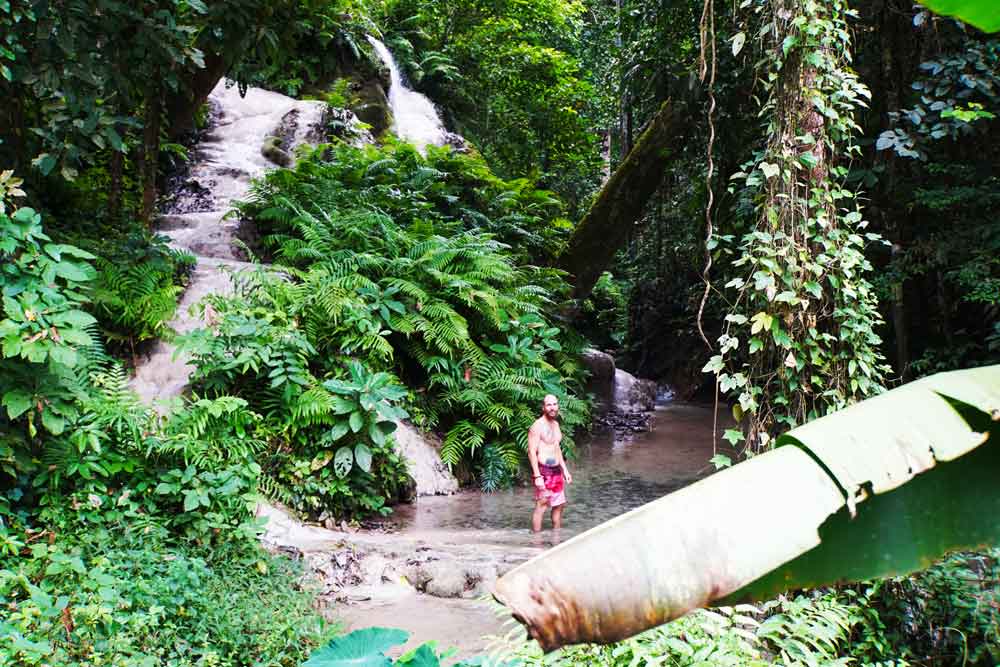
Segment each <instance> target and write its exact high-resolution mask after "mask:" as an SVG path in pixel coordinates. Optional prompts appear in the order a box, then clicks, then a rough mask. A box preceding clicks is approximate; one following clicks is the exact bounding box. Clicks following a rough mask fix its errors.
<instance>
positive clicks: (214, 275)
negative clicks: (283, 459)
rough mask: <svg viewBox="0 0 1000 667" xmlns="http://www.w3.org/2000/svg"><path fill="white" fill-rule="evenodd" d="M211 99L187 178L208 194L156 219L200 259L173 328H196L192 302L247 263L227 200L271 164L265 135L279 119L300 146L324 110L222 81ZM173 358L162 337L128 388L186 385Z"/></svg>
mask: <svg viewBox="0 0 1000 667" xmlns="http://www.w3.org/2000/svg"><path fill="white" fill-rule="evenodd" d="M209 101H210V103H211V104H212V106H213V107H214V108H215V110H217V112H218V119H217V122H216V123H215V125H214V126H213V127H212V128H211V130H210V131H209V132H208V133H207V134H206V136H205V137H204V138H203V139H202V141H201V142H200V143H199V144H198V145H197V146H196V147H195V150H194V160H195V161H194V164H193V165H192V166H191V170H190V174H189V176H188V182H189V184H190V183H191V182H192V181H194V183H193V185H194V187H195V189H196V190H198V191H199V192H202V193H207V196H205V197H203V198H202V199H200V200H199V202H198V205H197V206H194V207H191V208H194V209H197V210H196V211H195V212H190V213H176V214H167V215H163V216H161V218H160V220H159V231H160V232H162V233H163V234H165V235H166V236H168V237H169V238H170V241H171V245H173V246H174V247H177V248H182V249H184V250H188V251H190V252H192V253H194V255H195V256H196V257H197V260H198V264H197V266H196V267H195V270H194V273H193V274H192V276H191V282H190V284H189V285H188V288H187V291H186V292H185V293H184V297H183V298H182V299H181V302H180V303H179V304H178V307H177V315H176V316H175V317H174V319H173V321H171V322H170V326H171V328H173V329H174V330H175V331H177V332H178V333H186V332H189V331H191V330H192V329H195V328H197V327H199V326H202V325H203V323H202V321H201V320H200V319H199V318H197V317H195V316H193V315H192V314H191V313H190V312H189V309H190V307H191V306H192V305H193V304H195V303H197V302H198V301H199V300H200V299H202V298H203V297H204V296H206V295H208V294H227V293H230V292H231V290H232V286H231V284H230V279H229V274H228V273H227V271H228V270H232V269H237V268H241V267H245V266H247V265H246V264H244V263H243V262H240V261H237V259H236V255H235V254H234V252H233V251H234V243H233V240H234V233H235V231H236V226H237V222H236V221H235V220H225V219H224V217H225V215H226V213H227V212H228V211H229V210H230V209H231V208H232V204H233V202H234V201H235V200H237V199H240V198H241V197H244V196H245V195H246V194H247V191H248V190H249V188H250V181H251V179H253V178H255V177H258V176H260V175H262V174H263V173H264V171H265V170H266V169H268V168H273V167H274V165H273V164H271V163H270V162H269V161H268V160H267V158H265V157H264V156H263V155H262V154H261V145H262V143H263V141H264V138H265V137H267V136H270V135H273V134H276V133H277V130H278V127H279V126H281V125H282V124H283V123H284V125H285V127H287V128H293V129H292V132H291V137H290V141H291V145H292V147H294V146H295V145H298V144H300V143H303V142H304V141H307V140H308V139H309V138H310V135H311V133H312V132H314V131H315V128H316V127H317V126H319V124H320V122H321V121H322V118H323V113H324V110H325V105H324V104H323V103H322V102H311V101H299V100H293V99H292V98H290V97H285V96H284V95H279V94H278V93H272V92H268V91H266V90H260V89H258V88H250V89H249V90H248V91H247V94H246V96H245V97H240V94H239V92H238V90H237V89H236V88H235V87H231V88H227V87H226V84H225V81H221V82H219V85H218V86H216V87H215V90H213V91H212V94H211V95H210V96H209ZM290 112H294V113H292V114H291V115H289V114H290ZM286 116H287V118H286ZM206 209H207V210H206ZM174 357H175V355H174V346H173V345H171V344H170V343H167V342H164V341H160V342H158V343H157V344H156V346H155V347H154V349H153V350H152V352H151V353H150V354H149V356H148V357H147V358H146V359H145V360H143V361H142V362H141V363H140V364H139V365H138V367H137V368H136V374H135V378H134V380H133V382H132V386H133V388H134V389H135V391H136V392H137V393H138V394H139V396H140V398H142V400H143V401H145V402H146V403H154V402H155V401H159V400H164V399H169V398H172V397H174V396H177V395H179V394H180V393H181V392H182V391H183V390H184V387H185V386H186V385H187V381H188V377H189V376H190V374H191V371H192V370H193V368H192V367H191V366H190V365H189V364H188V363H187V360H186V359H185V358H184V357H183V356H180V357H179V358H174Z"/></svg>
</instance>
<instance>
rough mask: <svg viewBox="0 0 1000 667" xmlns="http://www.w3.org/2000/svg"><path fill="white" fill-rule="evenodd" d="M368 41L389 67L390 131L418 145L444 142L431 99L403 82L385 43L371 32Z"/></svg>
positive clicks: (440, 123) (439, 144)
mask: <svg viewBox="0 0 1000 667" xmlns="http://www.w3.org/2000/svg"><path fill="white" fill-rule="evenodd" d="M368 41H369V42H371V44H372V46H373V47H375V52H376V53H377V54H378V57H379V58H381V59H382V62H383V63H385V66H386V67H388V68H389V83H390V85H389V108H390V109H391V110H392V118H393V120H392V130H393V132H395V133H396V136H398V137H399V138H400V139H405V140H406V141H409V142H410V143H412V144H414V145H415V146H417V148H420V149H422V148H423V147H424V146H426V145H427V144H434V145H435V146H441V145H443V144H444V143H445V139H446V137H447V131H446V130H445V129H444V123H442V122H441V116H439V115H438V112H437V109H436V108H435V107H434V103H433V102H431V101H430V100H429V99H427V97H425V96H424V95H421V94H420V93H418V92H417V91H415V90H413V89H411V88H410V87H408V86H407V85H406V80H405V79H404V78H403V74H402V72H400V70H399V65H398V64H397V63H396V59H395V58H393V57H392V53H390V52H389V49H388V48H386V46H385V44H383V43H382V42H380V41H379V40H377V39H375V38H374V37H372V36H371V35H369V36H368Z"/></svg>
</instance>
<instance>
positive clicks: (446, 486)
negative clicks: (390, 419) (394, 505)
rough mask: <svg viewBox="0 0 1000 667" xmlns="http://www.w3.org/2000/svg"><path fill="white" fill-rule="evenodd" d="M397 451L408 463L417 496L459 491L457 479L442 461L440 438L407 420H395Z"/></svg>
mask: <svg viewBox="0 0 1000 667" xmlns="http://www.w3.org/2000/svg"><path fill="white" fill-rule="evenodd" d="M393 435H394V436H395V438H396V451H397V452H398V453H399V455H400V456H402V457H404V458H405V459H406V460H407V461H409V463H410V476H411V477H412V478H413V480H414V481H415V482H416V485H417V496H438V495H448V494H451V493H455V492H456V491H458V480H457V479H455V476H454V475H452V474H451V471H450V470H449V469H448V466H446V465H445V464H444V463H442V461H441V455H440V453H439V452H440V451H441V441H440V440H439V439H438V438H437V436H435V435H433V434H431V433H425V432H422V431H419V430H417V429H416V428H415V427H414V426H412V425H410V424H408V423H406V422H396V431H395V432H394V433H393Z"/></svg>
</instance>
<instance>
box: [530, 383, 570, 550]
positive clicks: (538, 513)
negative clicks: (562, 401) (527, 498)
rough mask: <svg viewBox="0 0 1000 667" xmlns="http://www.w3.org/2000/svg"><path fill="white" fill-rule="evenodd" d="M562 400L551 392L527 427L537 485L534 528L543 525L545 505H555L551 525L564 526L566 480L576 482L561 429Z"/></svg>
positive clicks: (533, 473)
mask: <svg viewBox="0 0 1000 667" xmlns="http://www.w3.org/2000/svg"><path fill="white" fill-rule="evenodd" d="M558 416H559V400H558V399H557V398H556V397H555V396H553V395H552V394H548V395H547V396H546V397H545V398H544V399H543V400H542V416H541V417H539V418H538V419H536V420H535V423H534V424H532V425H531V428H530V429H528V461H530V462H531V474H532V479H533V482H534V485H535V512H534V514H532V515H531V530H533V531H534V532H536V533H537V532H539V531H540V530H541V529H542V517H544V516H545V508H546V507H551V508H552V528H554V529H558V528H560V527H561V526H562V513H563V508H564V507H565V506H566V492H565V489H564V484H570V483H572V482H573V476H572V475H571V474H569V469H568V468H567V467H566V461H565V460H564V459H563V454H562V447H560V446H559V443H560V442H561V441H562V431H561V430H559V422H558V421H557V420H556V417H558Z"/></svg>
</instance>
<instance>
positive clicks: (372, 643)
mask: <svg viewBox="0 0 1000 667" xmlns="http://www.w3.org/2000/svg"><path fill="white" fill-rule="evenodd" d="M409 638H410V635H409V633H408V632H406V631H404V630H397V629H395V628H364V629H362V630H355V631H354V632H351V633H350V634H347V635H344V636H343V637H336V638H335V639H332V640H331V641H330V642H329V643H328V644H326V646H321V647H320V648H318V649H316V650H315V651H313V652H312V654H311V655H310V656H309V659H308V660H306V661H305V662H304V663H302V667H350V666H351V665H365V666H366V667H392V665H406V666H407V667H441V664H442V662H441V661H442V660H443V659H444V658H446V657H448V655H449V654H448V652H445V653H438V652H437V651H436V650H435V649H434V645H433V644H432V643H427V644H421V645H420V646H418V647H417V648H415V649H413V650H412V651H408V652H406V653H405V654H403V655H402V656H400V658H399V659H398V660H395V661H394V660H392V659H391V658H388V657H386V655H385V652H386V651H388V650H389V649H391V648H393V647H394V646H400V645H402V644H405V643H406V641H407V640H408V639H409ZM481 664H482V661H481V660H479V659H474V660H472V661H459V662H455V663H452V667H473V665H481ZM498 667H503V666H502V665H498Z"/></svg>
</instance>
